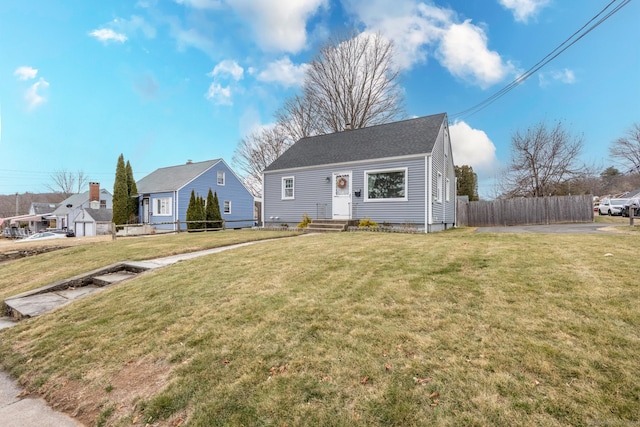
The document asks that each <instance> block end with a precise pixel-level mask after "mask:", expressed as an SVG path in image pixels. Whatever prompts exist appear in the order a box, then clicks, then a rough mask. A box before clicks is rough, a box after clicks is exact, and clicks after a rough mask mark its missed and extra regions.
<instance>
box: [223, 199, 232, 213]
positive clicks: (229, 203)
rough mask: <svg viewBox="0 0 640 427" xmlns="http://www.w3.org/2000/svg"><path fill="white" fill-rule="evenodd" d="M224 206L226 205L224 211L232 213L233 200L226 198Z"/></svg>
mask: <svg viewBox="0 0 640 427" xmlns="http://www.w3.org/2000/svg"><path fill="white" fill-rule="evenodd" d="M223 206H224V209H223V212H224V213H225V214H230V213H231V200H225V201H224V204H223Z"/></svg>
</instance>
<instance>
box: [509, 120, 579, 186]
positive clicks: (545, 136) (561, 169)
mask: <svg viewBox="0 0 640 427" xmlns="http://www.w3.org/2000/svg"><path fill="white" fill-rule="evenodd" d="M583 145H584V142H583V139H582V136H581V135H580V136H575V135H571V134H570V133H569V132H568V131H567V130H565V128H564V126H563V124H562V122H561V121H558V122H557V123H556V124H555V125H554V126H553V127H551V128H549V127H547V125H546V123H544V122H540V123H538V124H536V125H535V126H533V127H530V128H528V129H527V130H526V132H520V131H516V132H515V133H514V134H513V135H512V137H511V162H510V164H509V166H508V168H507V171H506V174H505V177H504V180H503V183H502V185H503V191H504V194H505V196H507V197H516V196H527V197H542V196H549V195H554V194H555V195H557V194H563V193H564V192H566V191H567V190H566V184H567V183H568V182H569V181H570V180H571V179H573V178H576V177H579V176H580V171H581V169H582V165H581V164H580V162H579V156H580V153H581V151H582V147H583Z"/></svg>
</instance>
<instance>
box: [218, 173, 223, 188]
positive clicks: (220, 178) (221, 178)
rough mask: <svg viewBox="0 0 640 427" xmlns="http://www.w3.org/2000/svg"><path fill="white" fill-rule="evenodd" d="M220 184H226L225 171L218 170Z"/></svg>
mask: <svg viewBox="0 0 640 427" xmlns="http://www.w3.org/2000/svg"><path fill="white" fill-rule="evenodd" d="M218 185H224V171H218Z"/></svg>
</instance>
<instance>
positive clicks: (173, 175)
mask: <svg viewBox="0 0 640 427" xmlns="http://www.w3.org/2000/svg"><path fill="white" fill-rule="evenodd" d="M219 161H220V159H215V160H208V161H206V162H197V163H186V164H184V165H178V166H169V167H166V168H160V169H156V170H155V171H153V172H151V173H150V174H149V175H147V176H145V177H144V178H142V179H141V180H140V181H138V182H136V188H137V189H138V194H145V193H162V192H165V191H175V190H178V189H180V188H182V187H183V186H184V185H185V184H187V183H189V182H191V181H192V180H193V179H195V178H197V177H198V176H199V175H200V174H202V173H203V172H205V171H206V170H207V169H209V168H211V167H212V166H213V165H215V164H216V163H218V162H219Z"/></svg>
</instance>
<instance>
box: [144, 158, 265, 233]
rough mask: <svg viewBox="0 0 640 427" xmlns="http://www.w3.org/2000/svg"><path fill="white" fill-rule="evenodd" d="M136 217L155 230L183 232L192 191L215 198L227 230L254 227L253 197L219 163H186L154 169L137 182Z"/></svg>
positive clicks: (228, 168) (236, 177)
mask: <svg viewBox="0 0 640 427" xmlns="http://www.w3.org/2000/svg"><path fill="white" fill-rule="evenodd" d="M136 187H137V189H138V206H139V217H140V221H141V222H142V223H143V224H148V225H150V226H152V227H153V228H154V229H157V230H172V231H177V230H178V223H180V225H179V227H180V229H182V230H185V229H186V228H187V227H186V222H185V221H186V219H187V208H188V207H189V199H190V198H191V191H192V190H193V191H194V192H195V194H196V195H197V196H201V197H202V198H204V199H206V198H207V194H208V193H209V189H211V191H212V192H215V193H216V194H217V196H218V202H219V204H220V213H221V214H222V219H223V220H224V222H225V227H226V228H243V227H251V226H253V225H254V212H253V209H254V203H253V195H252V194H251V193H250V192H249V190H247V188H246V187H245V186H244V184H243V183H242V181H241V180H240V179H239V178H238V176H237V175H236V174H235V173H234V172H233V171H232V170H231V168H230V167H229V166H228V165H227V164H226V163H225V161H224V160H222V159H215V160H207V161H204V162H191V161H189V162H187V163H186V164H183V165H177V166H169V167H165V168H160V169H156V170H155V171H154V172H152V173H150V174H149V175H147V176H145V177H144V178H142V179H141V180H139V181H138V182H136Z"/></svg>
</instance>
